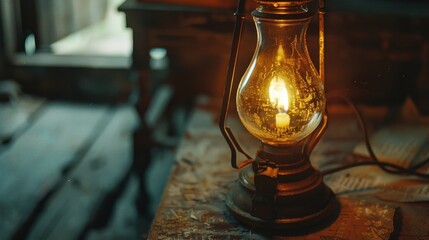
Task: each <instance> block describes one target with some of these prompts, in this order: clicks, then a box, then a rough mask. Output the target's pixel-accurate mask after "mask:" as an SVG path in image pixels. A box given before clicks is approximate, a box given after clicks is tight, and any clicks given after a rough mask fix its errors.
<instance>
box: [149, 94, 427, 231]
mask: <svg viewBox="0 0 429 240" xmlns="http://www.w3.org/2000/svg"><path fill="white" fill-rule="evenodd" d="M218 112H219V103H214V102H213V101H205V102H204V101H203V102H202V103H201V104H199V106H198V107H197V108H196V109H195V112H194V114H193V117H192V119H191V121H190V123H189V126H188V130H187V133H186V135H185V137H184V139H183V141H182V144H181V147H180V148H179V151H178V153H177V163H176V165H175V166H174V168H173V170H172V173H171V176H170V178H169V182H168V184H167V187H166V189H165V192H164V195H163V199H162V202H161V205H160V207H159V209H158V211H157V214H156V217H155V219H154V221H153V224H152V227H151V231H150V234H149V239H389V238H399V239H428V238H429V221H428V220H427V218H428V216H429V204H428V203H399V202H394V201H390V202H388V201H383V200H381V199H380V198H378V197H377V192H374V191H371V187H370V186H369V185H370V184H366V183H365V181H357V182H354V183H353V184H354V185H351V182H349V183H348V184H349V185H347V183H346V184H345V185H343V186H342V187H343V188H342V189H341V187H340V188H339V187H338V185H341V184H342V183H344V181H347V180H350V179H353V177H356V176H359V174H363V173H366V172H368V171H375V174H377V175H378V176H383V177H384V176H386V177H388V175H387V174H385V173H381V172H380V173H379V172H378V170H377V169H375V168H374V167H360V168H356V169H360V170H357V171H355V170H356V169H355V170H354V171H351V170H350V172H349V173H348V174H344V172H340V173H338V174H333V175H329V176H327V177H325V182H327V184H328V185H330V186H331V187H332V188H333V189H334V191H335V192H336V194H337V197H338V199H339V201H340V203H341V212H340V215H339V217H338V218H337V220H336V221H335V222H334V223H333V224H332V225H330V226H329V227H327V228H325V229H323V230H319V231H316V232H313V233H301V234H300V235H298V236H296V235H291V234H290V233H288V232H275V233H272V232H264V231H258V230H255V229H250V228H248V227H246V226H244V225H242V224H240V223H239V222H237V220H235V219H234V217H233V216H232V215H231V213H230V212H229V210H228V209H227V207H226V205H225V203H224V199H225V195H226V193H227V192H228V190H229V186H230V184H231V183H232V182H233V181H235V180H236V179H237V176H238V171H236V170H234V169H232V168H231V167H230V162H229V161H230V160H229V159H230V158H229V149H228V148H227V145H226V143H225V141H224V139H223V138H222V136H221V134H220V132H219V130H218V127H217V123H216V121H217V116H218ZM330 113H331V116H330V125H329V127H328V130H327V132H326V134H325V135H324V137H323V139H322V140H321V142H320V143H319V145H318V146H317V148H316V149H315V151H314V153H313V155H312V162H313V165H315V167H317V168H320V169H322V170H323V169H326V168H329V167H332V166H334V165H335V164H337V165H338V164H344V163H345V162H348V161H355V160H356V159H355V158H356V156H354V155H352V154H351V152H352V151H353V148H354V146H355V145H356V144H357V143H358V142H359V141H360V140H361V135H360V130H359V128H358V125H357V124H356V122H355V121H354V118H353V116H351V115H350V111H348V110H347V109H346V108H344V107H341V106H336V107H333V108H330ZM365 113H367V114H366V116H367V120H368V121H369V122H370V123H371V124H370V129H373V130H374V129H377V128H378V127H380V126H383V124H385V122H384V121H385V120H386V116H389V113H390V111H389V110H388V109H386V108H381V109H380V108H375V109H368V110H367V111H365ZM229 125H230V126H232V129H233V130H235V131H236V135H237V136H238V138H239V139H240V141H241V142H242V143H243V145H244V148H245V149H248V150H249V151H248V152H252V151H254V150H255V146H258V145H257V141H255V140H254V139H253V138H252V137H251V136H249V134H247V133H246V132H245V131H244V130H243V128H242V127H241V126H240V124H239V123H238V122H237V120H236V118H235V117H234V116H232V117H230V123H229ZM254 143H256V145H253V144H254ZM356 174H357V175H356ZM364 180H365V179H364ZM344 186H347V187H348V189H349V190H350V189H354V190H353V191H348V189H347V188H346V189H345V188H344Z"/></svg>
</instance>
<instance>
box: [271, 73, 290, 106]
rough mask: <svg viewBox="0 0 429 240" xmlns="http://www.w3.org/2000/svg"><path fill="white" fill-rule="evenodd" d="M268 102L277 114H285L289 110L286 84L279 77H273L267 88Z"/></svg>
mask: <svg viewBox="0 0 429 240" xmlns="http://www.w3.org/2000/svg"><path fill="white" fill-rule="evenodd" d="M269 96H270V102H271V104H272V105H273V107H275V108H277V109H278V110H279V112H286V111H287V110H288V109H289V97H288V93H287V89H286V83H285V82H284V81H283V79H281V78H279V77H274V78H273V80H271V82H270V88H269Z"/></svg>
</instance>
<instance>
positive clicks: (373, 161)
mask: <svg viewBox="0 0 429 240" xmlns="http://www.w3.org/2000/svg"><path fill="white" fill-rule="evenodd" d="M326 97H327V99H335V98H337V99H341V100H343V101H344V102H346V103H347V104H348V105H349V106H350V107H351V108H352V109H353V112H354V113H355V116H356V120H357V122H358V124H359V126H360V128H361V130H362V132H363V134H364V140H365V145H366V148H367V150H368V152H369V155H370V161H368V162H357V163H353V164H350V165H347V166H342V167H337V168H333V169H329V170H326V171H323V172H322V173H323V175H329V174H332V173H335V172H339V171H343V170H346V169H349V168H353V167H358V166H364V165H377V166H378V167H380V168H381V169H382V170H383V171H385V172H387V173H391V174H402V175H412V176H417V177H420V178H424V179H428V180H429V174H425V173H421V172H419V171H418V170H419V169H421V168H422V167H424V166H426V165H427V164H428V163H429V158H427V159H425V160H424V161H422V162H419V163H417V164H415V165H413V166H411V167H409V168H404V167H401V166H399V165H396V164H393V163H388V162H382V161H380V160H379V159H378V158H377V156H376V155H375V153H374V151H373V149H372V146H371V143H370V141H369V135H368V129H367V127H366V123H365V121H364V119H363V116H362V113H361V112H360V111H359V109H358V108H357V106H356V105H355V104H354V103H353V102H352V101H351V100H350V99H349V98H347V97H346V96H344V95H343V94H341V93H339V92H331V93H328V94H327V95H326Z"/></svg>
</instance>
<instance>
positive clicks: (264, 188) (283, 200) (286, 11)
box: [220, 0, 337, 229]
mask: <svg viewBox="0 0 429 240" xmlns="http://www.w3.org/2000/svg"><path fill="white" fill-rule="evenodd" d="M256 2H257V3H258V7H257V8H256V10H254V11H253V12H252V16H253V20H254V22H255V25H256V30H257V46H256V50H255V53H254V56H253V58H252V60H251V62H250V64H249V66H248V68H247V70H246V72H245V74H244V75H243V77H242V78H241V82H240V83H239V86H238V89H237V94H236V105H237V112H238V116H239V118H240V120H241V122H242V123H243V125H244V127H245V128H246V129H247V130H248V131H249V132H250V133H251V134H252V135H253V136H255V137H256V138H258V139H259V140H261V143H262V144H261V147H260V149H259V150H258V152H257V153H256V157H255V158H252V157H250V156H249V155H248V154H246V153H245V152H244V151H243V149H242V148H241V147H240V146H239V143H238V141H237V140H236V139H235V137H234V135H233V133H232V130H231V129H230V128H229V127H227V126H225V119H226V115H227V112H228V107H229V102H230V96H231V92H232V91H233V89H232V88H233V87H232V86H233V85H234V84H233V78H234V72H235V62H236V59H237V52H238V47H239V43H240V34H241V29H242V26H243V18H244V13H243V9H244V1H243V0H240V1H239V4H238V8H237V9H238V10H237V13H236V15H237V22H236V26H235V33H234V38H233V47H232V51H231V60H230V61H231V63H230V69H229V71H228V80H227V84H226V89H225V95H224V102H223V106H222V113H221V118H220V128H221V131H222V133H223V135H224V137H225V139H226V140H227V142H228V144H229V146H230V148H231V153H232V154H231V163H232V166H233V167H235V168H241V169H242V170H241V172H240V174H239V178H238V181H236V182H235V183H234V184H233V185H232V187H231V189H230V191H229V193H228V195H227V198H226V204H227V206H228V208H229V209H230V210H231V211H232V213H233V215H234V216H235V217H237V218H238V219H239V220H241V221H243V222H244V223H246V224H249V225H251V226H255V227H261V228H269V229H292V228H303V227H311V226H313V225H314V224H318V223H320V222H323V221H325V220H326V219H328V218H332V215H333V214H334V212H335V210H336V209H337V201H336V198H335V195H334V194H333V192H332V191H331V190H330V189H329V188H328V187H327V186H326V185H325V184H324V182H323V177H322V175H321V174H320V172H319V171H317V170H315V169H314V168H313V167H312V165H311V163H310V161H309V156H310V154H311V151H312V150H313V148H314V147H315V145H316V143H317V141H318V140H319V139H320V137H321V136H322V134H323V131H324V129H325V127H326V124H327V114H326V111H325V110H326V109H325V108H326V106H325V104H326V103H325V92H324V86H323V81H322V79H321V74H319V73H318V72H317V70H316V68H315V66H314V65H313V63H312V61H311V59H310V57H309V53H308V49H307V45H306V31H307V27H308V25H309V22H310V20H311V18H312V16H313V15H314V11H310V10H309V4H310V3H311V0H284V1H272V0H256ZM322 30H323V29H322ZM321 42H323V36H321ZM320 49H321V50H322V51H321V58H323V44H322V45H321V46H320ZM321 60H322V61H323V59H321ZM320 70H323V69H322V68H321V69H320ZM322 72H323V71H322ZM322 72H321V73H322ZM237 150H238V151H239V152H242V153H244V154H245V155H246V156H247V157H248V160H247V161H244V162H242V163H241V164H237V160H236V151H237Z"/></svg>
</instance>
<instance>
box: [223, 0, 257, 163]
mask: <svg viewBox="0 0 429 240" xmlns="http://www.w3.org/2000/svg"><path fill="white" fill-rule="evenodd" d="M245 2H246V1H245V0H238V4H237V10H236V12H235V14H234V15H235V18H236V21H235V25H234V35H233V38H232V46H231V55H230V58H229V65H228V72H227V77H226V83H225V91H224V94H223V101H222V109H221V114H220V117H219V128H220V131H221V133H222V135H223V137H224V138H225V140H226V142H227V143H228V146H229V148H230V149H231V166H232V167H233V168H236V169H240V168H243V167H245V166H246V165H248V164H250V163H252V162H253V161H254V160H253V159H252V157H250V155H249V154H247V153H246V152H245V151H244V150H243V148H242V147H241V146H240V144H239V143H238V141H237V139H236V138H235V137H234V134H233V133H232V130H231V128H230V127H228V126H226V125H225V121H226V117H227V115H228V109H229V104H230V98H231V92H232V86H233V82H234V77H235V69H236V65H237V59H238V52H239V43H240V40H241V32H242V31H243V20H244V16H245V15H244V9H245ZM237 151H238V152H240V153H242V154H243V155H244V156H246V158H247V160H246V161H243V162H241V163H240V164H237Z"/></svg>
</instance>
